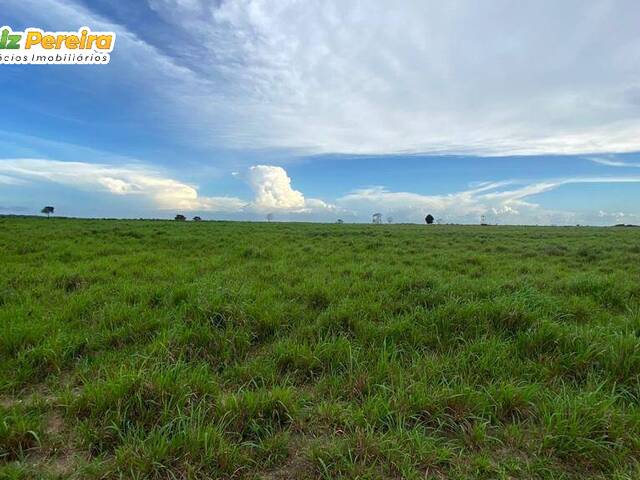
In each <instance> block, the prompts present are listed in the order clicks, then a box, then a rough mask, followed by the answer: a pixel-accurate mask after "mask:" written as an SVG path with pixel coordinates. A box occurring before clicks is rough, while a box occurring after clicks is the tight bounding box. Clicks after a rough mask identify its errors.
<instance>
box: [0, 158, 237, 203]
mask: <svg viewBox="0 0 640 480" xmlns="http://www.w3.org/2000/svg"><path fill="white" fill-rule="evenodd" d="M0 173H1V174H2V175H3V176H5V177H7V178H10V179H12V180H14V181H20V182H24V181H25V180H26V181H47V182H54V183H58V184H62V185H67V186H71V187H75V188H79V189H84V190H89V191H95V190H96V189H97V190H98V191H102V192H105V193H110V194H113V195H123V196H134V197H138V198H141V199H142V200H145V201H148V202H150V203H151V204H152V205H153V206H155V207H156V208H158V209H160V210H176V209H177V210H201V211H212V212H234V211H238V210H241V209H242V208H243V207H244V206H245V205H246V202H243V201H242V200H240V199H238V198H235V197H206V196H200V195H199V194H198V191H197V189H196V188H195V187H193V186H191V185H187V184H186V183H183V182H180V181H177V180H174V179H172V178H168V177H166V176H163V175H162V174H161V173H159V172H158V171H156V170H154V169H151V168H149V167H146V166H137V165H126V166H113V165H104V164H92V163H84V162H61V161H56V160H43V159H28V158H22V159H3V160H0Z"/></svg>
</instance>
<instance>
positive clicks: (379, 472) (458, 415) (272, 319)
mask: <svg viewBox="0 0 640 480" xmlns="http://www.w3.org/2000/svg"><path fill="white" fill-rule="evenodd" d="M639 335H640V229H630V228H628V229H614V228H607V229H605V228H536V227H456V226H431V227H427V226H424V225H414V226H408V225H407V226H405V225H384V226H373V225H321V224H258V223H226V222H202V223H191V222H190V223H177V222H162V221H108V220H103V221H94V220H66V219H54V218H52V219H49V220H47V219H33V218H32V219H19V218H2V219H0V478H10V479H11V478H37V479H40V478H82V479H85V478H86V479H94V478H95V479H98V478H106V479H110V478H123V479H124V478H127V479H129V478H131V479H147V478H150V479H181V478H202V479H204V478H214V479H215V478H264V479H298V478H299V479H307V478H309V479H314V478H318V479H333V478H344V479H356V478H359V479H364V478H369V479H374V478H382V479H391V478H393V479H396V478H407V479H423V478H486V479H494V478H548V479H551V478H553V479H556V478H559V479H560V478H567V479H569V478H575V479H585V478H602V479H605V478H607V479H609V478H616V479H624V478H639V475H640V468H639V467H638V461H639V459H640V404H639V402H640V383H639V374H640V337H639Z"/></svg>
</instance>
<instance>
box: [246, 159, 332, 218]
mask: <svg viewBox="0 0 640 480" xmlns="http://www.w3.org/2000/svg"><path fill="white" fill-rule="evenodd" d="M247 180H248V182H249V185H250V186H251V188H252V189H253V191H254V193H255V199H254V201H253V203H252V204H251V206H252V207H253V208H254V209H255V210H257V211H261V212H263V211H268V212H275V211H287V212H293V213H302V212H312V211H316V212H317V211H321V210H332V209H334V207H333V206H332V205H329V204H327V203H325V202H324V201H322V200H320V199H317V198H309V199H305V197H304V195H303V194H302V192H299V191H298V190H294V189H293V188H292V187H291V178H289V175H288V174H287V171H286V170H285V169H284V168H282V167H276V166H272V165H255V166H253V167H251V168H249V172H248V175H247Z"/></svg>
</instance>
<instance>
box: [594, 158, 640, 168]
mask: <svg viewBox="0 0 640 480" xmlns="http://www.w3.org/2000/svg"><path fill="white" fill-rule="evenodd" d="M588 160H591V161H592V162H594V163H598V164H600V165H606V166H607V167H625V168H640V163H634V162H624V161H622V160H616V159H614V158H607V157H588Z"/></svg>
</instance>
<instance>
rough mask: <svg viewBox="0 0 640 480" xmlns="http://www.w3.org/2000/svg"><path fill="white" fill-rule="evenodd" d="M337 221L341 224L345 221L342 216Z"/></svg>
mask: <svg viewBox="0 0 640 480" xmlns="http://www.w3.org/2000/svg"><path fill="white" fill-rule="evenodd" d="M336 223H340V224H342V223H344V220H342V219H341V218H339V219H338V221H337V222H336Z"/></svg>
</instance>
